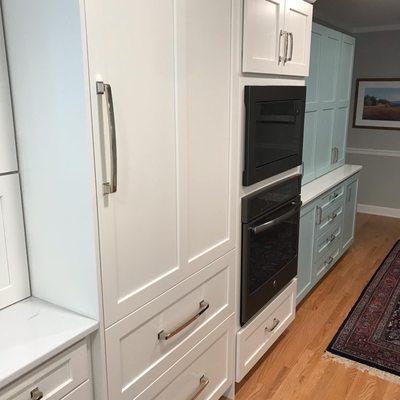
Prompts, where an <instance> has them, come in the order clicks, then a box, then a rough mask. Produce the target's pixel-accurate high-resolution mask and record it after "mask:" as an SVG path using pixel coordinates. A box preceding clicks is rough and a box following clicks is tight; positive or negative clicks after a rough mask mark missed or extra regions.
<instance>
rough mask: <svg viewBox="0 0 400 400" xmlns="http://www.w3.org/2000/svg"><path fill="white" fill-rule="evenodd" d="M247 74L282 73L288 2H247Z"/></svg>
mask: <svg viewBox="0 0 400 400" xmlns="http://www.w3.org/2000/svg"><path fill="white" fill-rule="evenodd" d="M243 12H244V20H243V22H244V25H243V72H258V73H270V74H280V73H282V71H281V69H282V66H281V57H282V56H281V54H282V49H281V46H283V41H282V36H283V26H284V21H285V0H245V2H244V10H243Z"/></svg>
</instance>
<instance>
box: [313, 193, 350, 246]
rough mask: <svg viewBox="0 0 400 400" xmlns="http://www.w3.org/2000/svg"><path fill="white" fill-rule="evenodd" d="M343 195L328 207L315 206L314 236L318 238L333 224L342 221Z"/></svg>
mask: <svg viewBox="0 0 400 400" xmlns="http://www.w3.org/2000/svg"><path fill="white" fill-rule="evenodd" d="M343 200H344V199H343V196H342V197H341V199H340V201H337V200H335V202H333V203H332V204H331V205H330V207H327V208H325V209H323V208H322V207H321V206H317V211H316V213H317V217H316V221H315V237H316V238H319V237H320V236H322V235H324V234H325V233H326V232H327V231H329V230H330V229H331V228H332V227H333V226H334V225H336V224H337V223H339V222H340V221H342V219H343V212H344V201H343Z"/></svg>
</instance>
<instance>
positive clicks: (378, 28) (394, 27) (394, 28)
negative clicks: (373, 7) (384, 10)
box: [352, 24, 400, 33]
mask: <svg viewBox="0 0 400 400" xmlns="http://www.w3.org/2000/svg"><path fill="white" fill-rule="evenodd" d="M398 30H400V24H395V25H380V26H364V27H360V28H354V29H352V32H353V33H369V32H384V31H398Z"/></svg>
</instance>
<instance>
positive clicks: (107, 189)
mask: <svg viewBox="0 0 400 400" xmlns="http://www.w3.org/2000/svg"><path fill="white" fill-rule="evenodd" d="M96 90H97V94H98V95H105V99H106V105H107V118H108V129H109V134H110V158H111V171H110V180H109V182H104V183H103V194H104V195H108V194H112V193H115V192H116V191H117V187H118V156H117V132H116V127H115V114H114V102H113V95H112V89H111V85H109V84H108V83H104V82H97V83H96Z"/></svg>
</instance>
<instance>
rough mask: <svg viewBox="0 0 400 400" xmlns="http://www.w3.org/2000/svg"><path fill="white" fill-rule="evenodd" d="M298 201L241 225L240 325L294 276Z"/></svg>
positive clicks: (295, 269) (295, 268)
mask: <svg viewBox="0 0 400 400" xmlns="http://www.w3.org/2000/svg"><path fill="white" fill-rule="evenodd" d="M300 206H301V202H300V200H297V201H293V202H289V203H288V204H286V205H285V206H283V207H281V208H280V209H278V210H276V211H275V212H273V213H271V214H267V215H265V216H262V217H260V218H258V219H257V220H255V221H253V222H251V223H248V224H243V243H242V245H243V247H242V297H241V299H242V310H241V319H242V321H241V322H242V324H243V323H245V322H246V321H247V320H248V319H249V318H251V316H253V315H254V314H255V313H257V311H259V310H260V309H261V308H262V307H263V306H264V305H265V304H267V302H268V301H269V300H270V299H271V298H272V297H273V296H275V295H276V294H277V293H278V292H279V291H280V290H281V289H282V288H284V287H285V286H286V284H287V283H289V282H290V280H291V279H292V278H293V277H295V276H296V274H297V255H298V241H299V220H300Z"/></svg>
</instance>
